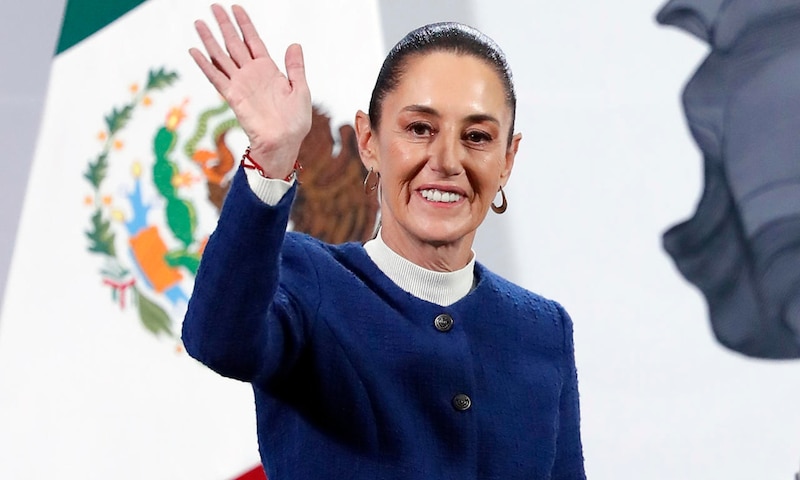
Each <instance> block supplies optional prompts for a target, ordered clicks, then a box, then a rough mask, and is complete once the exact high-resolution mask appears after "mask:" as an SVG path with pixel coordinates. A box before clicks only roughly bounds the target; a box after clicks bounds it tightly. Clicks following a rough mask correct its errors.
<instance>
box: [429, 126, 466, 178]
mask: <svg viewBox="0 0 800 480" xmlns="http://www.w3.org/2000/svg"><path fill="white" fill-rule="evenodd" d="M463 155H464V151H463V145H462V144H461V138H460V137H459V136H458V134H456V133H454V132H446V131H441V132H439V134H438V135H436V136H435V137H434V139H433V141H432V142H431V143H430V151H429V158H428V165H429V166H430V168H431V170H433V171H435V172H437V173H439V174H440V175H442V176H444V177H452V176H456V175H458V174H459V173H461V171H462V170H463V168H464V167H463Z"/></svg>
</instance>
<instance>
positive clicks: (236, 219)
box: [182, 168, 319, 382]
mask: <svg viewBox="0 0 800 480" xmlns="http://www.w3.org/2000/svg"><path fill="white" fill-rule="evenodd" d="M296 189H297V187H296V186H292V188H291V189H289V191H288V192H287V193H286V195H284V196H283V198H281V200H280V201H279V202H278V203H277V204H276V205H274V206H270V205H268V204H265V203H264V202H262V201H261V200H260V199H259V198H258V197H257V196H256V195H255V194H254V193H253V191H252V190H251V189H250V187H249V185H248V183H247V179H246V177H245V174H244V172H243V169H242V168H240V169H239V171H237V173H236V175H235V177H234V179H233V182H232V184H231V189H230V191H229V192H228V196H227V197H226V199H225V203H224V205H223V208H222V211H221V212H220V218H219V221H218V224H217V228H216V230H215V231H214V233H213V234H212V235H211V236H210V237H209V240H208V244H207V246H206V248H205V251H204V253H203V258H202V260H201V263H200V268H199V269H198V272H197V276H196V278H195V284H194V290H193V293H192V296H191V298H190V300H189V305H188V308H187V312H186V316H185V318H184V321H183V333H182V339H183V343H184V346H185V347H186V351H187V352H188V353H189V355H191V356H192V357H194V358H195V359H197V360H199V361H201V362H202V363H204V364H205V365H207V366H208V367H210V368H211V369H212V370H214V371H216V372H218V373H220V374H222V375H224V376H227V377H231V378H236V379H239V380H243V381H250V382H252V381H254V380H255V379H257V378H260V379H268V378H269V377H271V376H273V375H275V374H277V373H279V372H280V371H282V370H287V369H288V368H289V367H290V366H291V364H292V363H293V362H294V361H295V360H296V359H297V358H298V357H299V355H300V353H301V351H302V349H303V345H304V342H305V338H306V335H305V332H306V331H307V327H306V325H305V322H306V319H308V318H310V317H311V316H312V314H311V313H310V310H313V309H314V308H316V307H315V306H314V305H309V304H307V303H304V299H309V298H310V299H315V298H318V297H319V295H318V294H317V293H318V292H317V291H316V290H318V288H319V287H318V285H319V282H318V281H317V274H316V271H315V269H314V266H313V263H312V262H310V261H309V260H308V258H306V253H305V250H304V249H303V248H302V247H301V246H299V245H296V243H297V242H296V241H294V242H293V241H291V240H287V239H286V237H287V234H286V226H287V223H288V219H289V210H290V208H291V203H292V200H293V198H294V195H295V192H296ZM288 244H290V245H288ZM282 264H286V265H289V266H290V267H291V272H290V273H281V271H282V270H283V269H282V267H281V266H282ZM287 279H288V280H292V279H294V280H293V283H294V285H293V288H289V287H287V286H286V285H283V284H282V280H287ZM297 292H301V294H297ZM312 302H313V301H312Z"/></svg>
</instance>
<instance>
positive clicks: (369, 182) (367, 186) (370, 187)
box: [364, 167, 381, 195]
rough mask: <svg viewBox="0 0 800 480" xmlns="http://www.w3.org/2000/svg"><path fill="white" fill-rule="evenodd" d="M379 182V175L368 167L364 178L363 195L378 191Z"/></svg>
mask: <svg viewBox="0 0 800 480" xmlns="http://www.w3.org/2000/svg"><path fill="white" fill-rule="evenodd" d="M380 182H381V174H380V173H378V172H376V171H375V170H373V169H372V167H369V172H367V176H366V177H364V193H365V194H367V195H372V194H373V193H375V190H377V189H378V184H379V183H380Z"/></svg>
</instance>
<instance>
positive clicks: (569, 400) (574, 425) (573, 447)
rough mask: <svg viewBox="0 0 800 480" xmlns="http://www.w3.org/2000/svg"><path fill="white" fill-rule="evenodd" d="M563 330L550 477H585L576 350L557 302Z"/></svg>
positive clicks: (571, 479) (560, 479) (569, 479)
mask: <svg viewBox="0 0 800 480" xmlns="http://www.w3.org/2000/svg"><path fill="white" fill-rule="evenodd" d="M556 306H557V308H558V313H559V315H560V317H561V319H560V320H561V325H562V328H563V331H564V344H563V355H562V363H561V375H562V382H561V395H560V400H559V418H558V430H557V435H558V437H557V439H556V459H555V462H554V464H553V472H552V476H551V478H552V480H585V478H586V473H585V471H584V466H583V446H582V443H581V431H580V407H579V401H578V373H577V370H576V368H575V349H574V344H573V335H572V319H571V318H570V316H569V314H567V312H566V310H564V308H563V307H562V306H561V305H558V304H556Z"/></svg>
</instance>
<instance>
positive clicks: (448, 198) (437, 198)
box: [420, 188, 461, 203]
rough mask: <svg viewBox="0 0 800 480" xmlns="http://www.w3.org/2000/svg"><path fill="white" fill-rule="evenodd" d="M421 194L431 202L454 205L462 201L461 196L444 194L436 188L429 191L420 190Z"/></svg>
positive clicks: (449, 193)
mask: <svg viewBox="0 0 800 480" xmlns="http://www.w3.org/2000/svg"><path fill="white" fill-rule="evenodd" d="M420 193H421V194H422V196H423V197H424V198H425V200H428V201H430V202H442V203H453V202H457V201H459V200H461V195H459V194H457V193H453V192H443V191H441V190H436V189H434V188H431V189H428V190H420Z"/></svg>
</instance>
